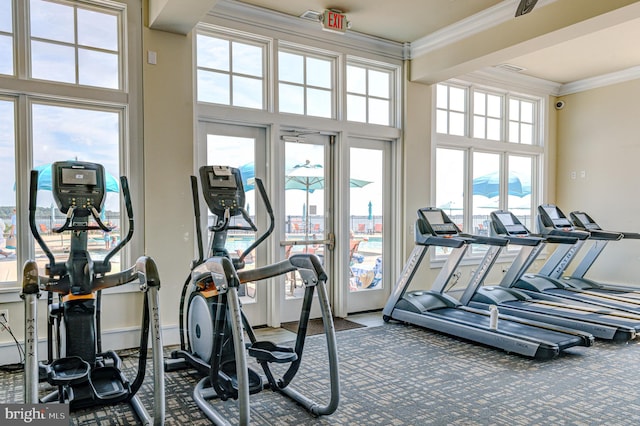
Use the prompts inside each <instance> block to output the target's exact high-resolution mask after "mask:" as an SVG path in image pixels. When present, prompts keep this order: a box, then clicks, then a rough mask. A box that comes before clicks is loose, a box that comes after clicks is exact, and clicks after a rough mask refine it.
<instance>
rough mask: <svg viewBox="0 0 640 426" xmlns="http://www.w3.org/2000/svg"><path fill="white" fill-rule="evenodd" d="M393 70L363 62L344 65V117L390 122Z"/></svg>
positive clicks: (371, 121) (381, 122) (362, 120)
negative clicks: (345, 108) (345, 105)
mask: <svg viewBox="0 0 640 426" xmlns="http://www.w3.org/2000/svg"><path fill="white" fill-rule="evenodd" d="M392 81H393V72H391V71H387V70H381V69H374V68H371V67H367V66H364V65H355V64H350V65H347V120H349V121H357V122H361V123H371V124H381V125H383V126H389V125H390V124H391V123H392V119H391V114H392V108H391V106H392V104H391V98H392V88H393V86H392Z"/></svg>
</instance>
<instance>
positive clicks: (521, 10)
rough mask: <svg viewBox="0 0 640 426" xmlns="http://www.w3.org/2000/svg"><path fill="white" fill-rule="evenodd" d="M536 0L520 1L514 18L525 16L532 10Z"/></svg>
mask: <svg viewBox="0 0 640 426" xmlns="http://www.w3.org/2000/svg"><path fill="white" fill-rule="evenodd" d="M537 2H538V0H520V4H519V5H518V9H517V10H516V18H517V17H518V16H520V15H524V14H527V13H529V12H531V11H532V10H533V8H534V7H535V5H536V3H537Z"/></svg>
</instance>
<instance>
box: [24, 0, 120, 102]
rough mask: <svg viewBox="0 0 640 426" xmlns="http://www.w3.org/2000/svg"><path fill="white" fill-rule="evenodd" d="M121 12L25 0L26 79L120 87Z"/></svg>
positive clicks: (112, 87)
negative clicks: (28, 52) (26, 15)
mask: <svg viewBox="0 0 640 426" xmlns="http://www.w3.org/2000/svg"><path fill="white" fill-rule="evenodd" d="M120 16H121V14H120V13H119V11H118V10H108V9H101V10H96V9H89V8H87V7H79V6H75V5H69V4H67V3H59V2H54V1H46V0H30V2H29V18H30V19H29V23H30V26H29V28H30V31H31V32H30V34H29V41H30V58H31V68H30V70H31V77H32V78H34V79H41V80H51V81H58V82H62V83H71V84H80V85H86V86H96V87H105V88H109V89H119V88H121V86H122V85H121V83H120V80H121V78H120V77H121V75H122V73H121V63H122V55H121V52H120V44H121V42H120V37H119V35H120V34H122V33H123V31H122V23H121V22H122V20H121V19H120Z"/></svg>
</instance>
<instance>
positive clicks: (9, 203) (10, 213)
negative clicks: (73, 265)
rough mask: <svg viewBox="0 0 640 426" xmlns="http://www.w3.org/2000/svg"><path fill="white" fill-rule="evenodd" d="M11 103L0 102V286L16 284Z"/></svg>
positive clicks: (12, 116)
mask: <svg viewBox="0 0 640 426" xmlns="http://www.w3.org/2000/svg"><path fill="white" fill-rule="evenodd" d="M14 117H15V112H14V103H13V102H10V101H5V100H0V182H4V184H3V185H0V283H3V282H16V281H17V280H18V260H17V258H16V247H17V238H16V237H17V234H16V230H17V229H16V191H15V189H14V185H15V181H16V169H15V163H16V154H15V118H14Z"/></svg>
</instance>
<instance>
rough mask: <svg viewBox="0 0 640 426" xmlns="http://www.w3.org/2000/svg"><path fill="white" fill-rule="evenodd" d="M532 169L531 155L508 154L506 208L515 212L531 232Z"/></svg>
mask: <svg viewBox="0 0 640 426" xmlns="http://www.w3.org/2000/svg"><path fill="white" fill-rule="evenodd" d="M532 171H533V159H532V158H531V157H517V156H514V155H510V156H509V199H508V200H507V209H508V210H510V211H511V212H512V213H513V214H515V215H516V216H517V217H518V219H520V221H521V222H522V223H523V224H524V226H526V227H527V228H528V229H529V230H530V231H531V232H533V231H534V229H533V220H532V217H531V212H532V211H533V205H532V203H533V200H532V196H531V182H532V178H531V177H532V173H533V172H532Z"/></svg>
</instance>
